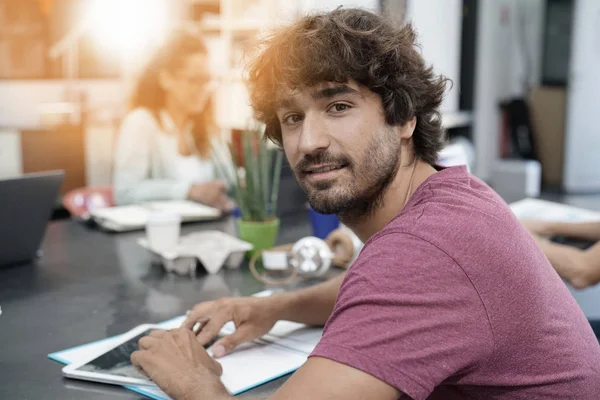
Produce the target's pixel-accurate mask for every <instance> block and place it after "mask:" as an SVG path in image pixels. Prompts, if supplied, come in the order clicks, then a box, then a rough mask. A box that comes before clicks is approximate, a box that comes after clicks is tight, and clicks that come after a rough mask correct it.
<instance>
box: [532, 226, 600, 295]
mask: <svg viewBox="0 0 600 400" xmlns="http://www.w3.org/2000/svg"><path fill="white" fill-rule="evenodd" d="M523 225H525V227H526V228H527V229H528V230H529V232H531V233H532V234H533V236H534V237H535V238H536V240H537V241H538V243H539V245H540V247H541V248H542V251H543V252H544V254H545V255H546V257H547V258H548V260H550V263H551V264H552V266H553V267H554V269H555V270H556V272H558V274H559V275H560V276H561V277H562V278H563V279H565V280H567V281H568V282H569V283H570V284H571V285H572V286H573V287H574V288H577V289H584V288H586V287H588V286H592V285H595V284H597V283H598V282H600V242H599V241H600V221H599V222H549V221H523ZM555 236H562V237H566V238H577V239H583V240H586V241H591V242H596V244H594V245H592V246H591V247H589V248H587V249H585V250H582V249H579V248H577V247H574V246H568V245H564V244H560V243H554V242H552V241H550V240H549V238H552V237H555Z"/></svg>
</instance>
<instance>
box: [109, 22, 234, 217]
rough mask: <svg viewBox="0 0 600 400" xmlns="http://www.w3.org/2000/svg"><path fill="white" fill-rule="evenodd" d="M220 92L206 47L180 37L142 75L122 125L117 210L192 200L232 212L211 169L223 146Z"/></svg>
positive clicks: (162, 49) (183, 35)
mask: <svg viewBox="0 0 600 400" xmlns="http://www.w3.org/2000/svg"><path fill="white" fill-rule="evenodd" d="M214 90H215V82H214V80H213V79H212V78H211V75H210V73H209V68H208V52H207V48H206V45H205V44H204V42H203V41H202V40H201V39H200V38H198V37H195V36H193V35H191V34H188V33H184V32H176V33H174V34H173V35H172V36H171V37H170V38H169V39H168V40H166V41H165V43H164V44H163V45H162V46H161V47H160V48H159V49H158V50H157V51H156V53H155V54H154V55H153V57H152V58H151V59H150V62H149V63H148V65H147V66H146V68H145V70H144V71H143V72H142V74H141V75H140V78H139V81H138V82H137V86H136V87H135V90H134V93H133V98H132V103H131V110H130V112H129V113H128V114H127V115H126V116H125V119H124V120H123V123H122V125H121V128H120V132H119V137H118V143H117V149H116V154H115V165H114V177H113V184H114V197H115V201H116V202H117V204H119V205H122V204H131V203H139V202H144V201H152V200H182V199H189V200H193V201H197V202H200V203H203V204H206V205H209V206H212V207H216V208H219V209H222V210H225V209H229V208H231V206H232V203H231V201H230V199H229V198H228V197H227V194H226V186H225V184H224V183H223V181H221V180H218V176H217V170H216V169H215V164H214V162H213V160H214V154H215V153H214V151H219V150H218V149H221V151H222V149H223V146H224V145H223V144H222V143H221V142H220V141H219V139H218V137H219V132H218V130H217V128H216V126H215V123H214V113H213V107H212V95H213V93H214Z"/></svg>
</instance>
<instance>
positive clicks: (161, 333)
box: [148, 330, 167, 338]
mask: <svg viewBox="0 0 600 400" xmlns="http://www.w3.org/2000/svg"><path fill="white" fill-rule="evenodd" d="M166 333H167V331H159V330H156V331H150V333H149V334H148V336H151V337H153V338H161V337H163V336H165V335H166Z"/></svg>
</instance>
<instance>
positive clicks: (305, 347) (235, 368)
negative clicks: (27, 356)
mask: <svg viewBox="0 0 600 400" xmlns="http://www.w3.org/2000/svg"><path fill="white" fill-rule="evenodd" d="M184 319H185V316H181V317H177V318H174V319H171V320H168V321H165V322H162V323H160V324H158V325H161V326H162V327H164V328H165V329H173V328H177V327H179V326H180V325H181V323H182V322H183V320H184ZM234 329H235V328H234V326H233V324H232V323H229V324H226V325H225V326H224V327H223V329H222V330H221V334H229V333H231V332H233V330H234ZM321 334H322V329H321V328H311V327H307V326H305V325H302V324H297V323H294V322H289V321H279V322H277V324H275V326H274V327H273V329H272V330H271V331H270V332H269V333H268V334H267V335H265V336H263V337H262V338H261V339H260V340H256V341H254V342H252V343H248V344H245V345H242V346H240V347H239V348H238V349H237V350H236V351H234V352H233V353H231V354H229V355H227V356H225V357H223V358H221V359H219V362H220V363H221V365H222V366H223V375H222V376H221V381H222V382H223V384H224V385H225V387H226V388H227V390H228V391H229V392H230V393H231V394H233V395H236V394H239V393H242V392H245V391H247V390H250V389H252V388H254V387H256V386H260V385H262V384H263V383H266V382H269V381H271V380H274V379H277V378H279V377H281V376H284V375H287V374H290V373H292V372H294V371H295V370H297V369H298V368H300V367H301V366H302V364H304V362H306V359H307V358H308V355H309V354H310V353H311V352H312V350H313V349H314V348H315V346H316V345H317V343H318V341H319V340H320V338H321ZM116 339H117V340H118V336H116V337H111V338H107V339H102V340H99V341H97V342H92V343H89V344H85V345H82V346H77V347H73V348H71V349H67V350H63V351H59V352H56V353H51V354H48V358H50V359H52V360H54V361H58V362H60V363H62V364H70V363H73V362H79V361H83V360H84V359H87V358H89V357H93V355H94V354H98V353H101V352H102V351H103V350H107V349H109V348H110V347H112V345H113V343H115V340H116ZM125 388H127V389H129V390H132V391H134V392H137V393H140V394H143V395H145V396H147V397H150V398H153V399H168V396H167V395H166V394H165V393H163V392H162V391H161V390H160V389H159V388H158V387H156V386H125Z"/></svg>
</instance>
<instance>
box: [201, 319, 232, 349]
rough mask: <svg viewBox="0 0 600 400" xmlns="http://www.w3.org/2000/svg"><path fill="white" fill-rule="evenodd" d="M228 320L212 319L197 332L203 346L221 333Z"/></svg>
mask: <svg viewBox="0 0 600 400" xmlns="http://www.w3.org/2000/svg"><path fill="white" fill-rule="evenodd" d="M226 322H227V321H223V320H213V319H211V320H210V321H209V322H208V323H207V324H206V325H205V326H204V327H203V328H202V330H201V331H200V332H199V333H198V334H197V339H198V342H200V344H201V345H202V346H204V345H206V344H207V343H209V342H210V341H211V340H212V339H213V338H214V337H215V336H217V335H218V334H219V332H220V331H221V328H222V327H223V325H225V323H226Z"/></svg>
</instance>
